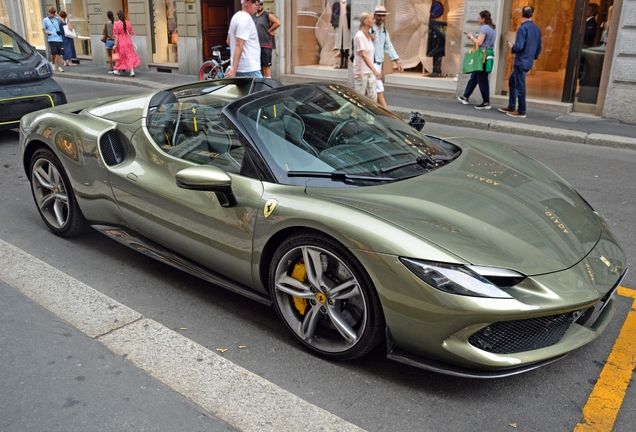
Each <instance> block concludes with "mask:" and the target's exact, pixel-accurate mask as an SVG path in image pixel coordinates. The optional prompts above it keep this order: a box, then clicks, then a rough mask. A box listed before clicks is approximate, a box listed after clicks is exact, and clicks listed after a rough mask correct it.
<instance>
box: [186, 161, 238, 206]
mask: <svg viewBox="0 0 636 432" xmlns="http://www.w3.org/2000/svg"><path fill="white" fill-rule="evenodd" d="M175 180H176V182H177V186H179V187H180V188H182V189H190V190H198V191H210V192H214V194H215V195H216V197H217V199H218V200H219V203H220V204H221V206H222V207H234V206H235V205H236V197H235V196H234V193H233V192H232V178H231V177H230V176H229V175H228V173H226V172H225V171H223V170H222V169H220V168H217V167H213V166H209V165H208V166H196V167H190V168H186V169H183V170H181V171H179V172H178V173H177V175H176V176H175Z"/></svg>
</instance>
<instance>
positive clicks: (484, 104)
mask: <svg viewBox="0 0 636 432" xmlns="http://www.w3.org/2000/svg"><path fill="white" fill-rule="evenodd" d="M475 108H477V109H490V108H491V106H490V104H489V103H488V102H484V103H480V104H479V105H475Z"/></svg>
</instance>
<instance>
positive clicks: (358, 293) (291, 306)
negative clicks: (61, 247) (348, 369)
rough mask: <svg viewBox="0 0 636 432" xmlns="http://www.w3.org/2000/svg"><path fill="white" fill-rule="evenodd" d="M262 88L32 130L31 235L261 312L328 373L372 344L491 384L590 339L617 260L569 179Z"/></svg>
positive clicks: (96, 108) (605, 305) (234, 82)
mask: <svg viewBox="0 0 636 432" xmlns="http://www.w3.org/2000/svg"><path fill="white" fill-rule="evenodd" d="M263 81H264V80H258V79H252V78H234V79H224V80H217V81H207V82H199V83H193V84H189V85H186V86H180V87H176V88H172V89H165V90H161V91H155V92H153V93H150V94H147V95H139V96H133V97H128V98H123V99H118V100H111V101H108V102H104V101H99V100H95V101H87V102H82V103H77V104H71V105H68V106H66V107H56V108H52V109H50V110H48V111H47V112H46V113H45V114H40V113H34V114H29V115H26V116H25V117H24V118H23V120H22V122H21V134H20V143H21V148H22V152H23V160H24V169H25V171H26V173H27V175H28V177H29V179H30V181H31V186H32V192H33V196H34V199H35V201H36V202H37V203H39V204H40V205H39V206H38V207H37V208H38V210H39V212H40V214H41V216H42V218H43V220H44V222H45V223H46V225H47V226H48V227H49V229H50V230H51V231H53V232H54V233H55V234H57V235H60V236H72V235H77V234H80V233H82V232H84V231H85V230H86V229H87V228H88V227H89V226H92V227H94V228H95V229H97V230H99V231H100V232H102V233H105V234H107V235H109V236H110V237H111V238H113V239H115V240H117V241H119V242H122V243H123V244H126V245H127V246H129V247H133V248H136V249H137V250H140V251H143V252H144V253H145V254H147V255H149V256H152V257H154V258H157V259H160V260H161V261H162V262H165V263H166V264H169V265H172V266H174V267H177V268H180V269H182V270H184V271H187V272H189V273H191V274H194V275H196V276H198V277H201V278H203V279H205V280H207V281H211V282H213V283H215V284H217V285H220V286H222V287H224V288H227V289H231V290H233V291H235V292H239V293H241V294H243V295H246V296H248V297H249V298H252V299H254V300H257V301H260V302H263V303H265V304H272V305H273V306H274V308H275V309H276V312H277V314H278V316H279V317H280V319H281V321H282V323H283V325H284V327H285V328H286V329H287V330H289V331H290V332H291V334H292V335H293V336H294V337H295V338H296V340H297V341H298V343H299V344H301V345H302V346H304V347H306V348H307V349H309V350H310V351H311V352H313V353H315V354H317V355H321V356H323V357H326V358H328V359H332V360H349V359H354V358H357V357H360V356H362V355H364V354H366V353H368V352H369V351H370V350H372V349H373V348H374V347H376V346H377V345H378V344H382V343H384V344H386V347H387V355H388V357H389V358H391V359H394V360H397V361H401V362H404V363H407V364H410V365H413V366H417V367H422V368H426V369H429V370H434V371H437V372H442V373H446V374H453V375H459V376H468V377H478V378H492V377H502V376H508V375H513V374H517V373H521V372H525V371H528V370H532V369H535V368H537V367H539V366H543V365H545V364H547V363H550V362H552V361H554V360H556V359H559V358H561V357H562V356H564V355H566V354H567V353H568V352H570V351H572V350H573V349H576V348H578V347H581V346H583V345H585V344H587V343H589V342H591V341H592V340H594V339H595V338H597V337H598V336H599V335H600V334H601V333H602V332H603V330H604V329H605V327H606V326H607V325H608V323H609V321H610V319H611V317H612V314H613V312H614V310H615V309H616V304H617V300H616V294H615V292H616V291H615V289H616V287H617V286H618V284H619V283H620V281H621V279H622V277H623V276H624V275H625V273H626V271H627V270H626V268H625V263H626V257H625V254H624V252H623V250H622V249H621V247H620V246H619V244H618V242H617V241H616V240H615V239H614V237H613V235H612V233H611V232H610V230H609V228H608V227H607V225H606V223H605V222H604V221H603V219H602V218H601V217H600V216H599V215H598V214H597V213H596V212H595V211H594V210H593V209H592V208H591V207H590V206H589V204H588V203H587V202H586V201H585V200H584V199H583V198H582V197H581V196H580V195H579V194H578V193H577V192H576V191H574V190H573V189H572V188H571V187H570V186H569V185H568V184H567V183H566V182H565V181H564V180H563V179H561V178H560V177H558V176H557V175H556V174H554V173H553V172H552V171H550V170H549V169H547V168H546V167H545V166H543V165H541V164H540V163H538V162H537V161H535V160H533V159H531V158H530V157H528V156H526V155H524V154H523V153H521V152H519V151H517V150H515V149H513V148H511V147H508V146H505V145H501V144H497V143H493V142H489V141H484V140H480V139H476V138H470V137H467V138H445V139H442V138H437V137H429V136H427V135H425V134H423V133H421V132H419V131H418V130H416V129H415V128H412V127H410V126H409V125H408V124H406V123H405V122H403V121H402V120H401V119H399V118H398V117H396V116H395V115H393V114H392V113H390V112H388V111H386V110H384V109H383V108H382V107H380V106H378V105H377V104H375V103H373V102H371V101H370V100H368V99H366V98H364V97H362V96H360V95H358V94H356V93H355V92H353V91H352V90H350V89H348V88H346V87H344V86H340V85H337V84H303V85H292V86H285V87H282V88H276V89H275V90H269V91H257V90H258V89H260V88H262V86H260V85H261V84H262V83H263ZM267 82H268V83H269V84H268V85H269V86H270V87H271V86H272V83H274V81H272V80H267ZM274 86H276V85H274ZM58 136H63V137H64V143H65V144H64V146H63V149H61V148H60V147H58V146H56V145H55V143H56V142H57V141H56V139H57V137H58ZM79 142H81V143H82V144H83V146H84V151H83V154H84V155H87V156H86V157H84V158H80V159H75V158H73V157H72V155H73V154H75V153H74V152H72V151H70V150H69V148H70V147H72V146H73V145H74V144H77V143H79ZM77 153H78V154H79V152H77ZM88 155H93V156H88Z"/></svg>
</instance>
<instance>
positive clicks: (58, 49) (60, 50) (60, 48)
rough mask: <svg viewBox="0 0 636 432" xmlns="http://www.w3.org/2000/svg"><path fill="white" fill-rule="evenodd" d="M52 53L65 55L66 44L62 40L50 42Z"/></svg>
mask: <svg viewBox="0 0 636 432" xmlns="http://www.w3.org/2000/svg"><path fill="white" fill-rule="evenodd" d="M49 50H50V51H51V55H64V44H62V42H49Z"/></svg>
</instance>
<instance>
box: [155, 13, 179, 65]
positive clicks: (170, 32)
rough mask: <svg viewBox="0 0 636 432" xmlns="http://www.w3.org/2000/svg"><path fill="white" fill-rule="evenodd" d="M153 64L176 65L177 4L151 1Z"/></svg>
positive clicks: (177, 59)
mask: <svg viewBox="0 0 636 432" xmlns="http://www.w3.org/2000/svg"><path fill="white" fill-rule="evenodd" d="M152 37H153V40H154V44H153V53H152V61H153V63H178V61H179V57H178V52H177V42H178V30H177V2H176V0H153V1H152Z"/></svg>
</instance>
